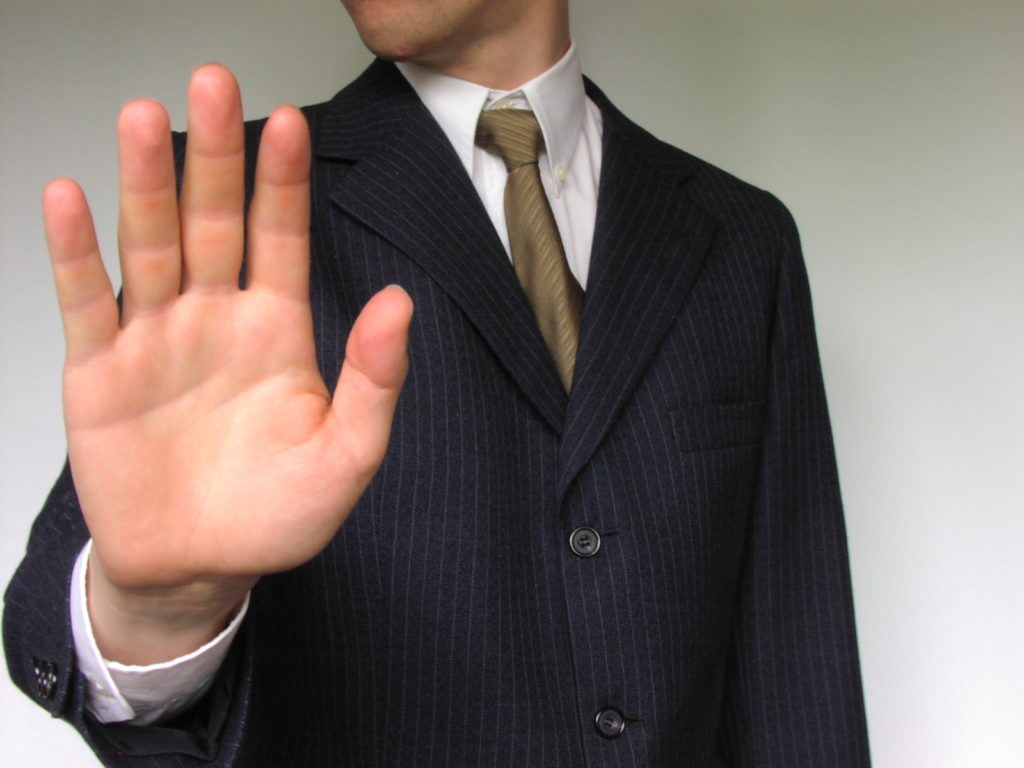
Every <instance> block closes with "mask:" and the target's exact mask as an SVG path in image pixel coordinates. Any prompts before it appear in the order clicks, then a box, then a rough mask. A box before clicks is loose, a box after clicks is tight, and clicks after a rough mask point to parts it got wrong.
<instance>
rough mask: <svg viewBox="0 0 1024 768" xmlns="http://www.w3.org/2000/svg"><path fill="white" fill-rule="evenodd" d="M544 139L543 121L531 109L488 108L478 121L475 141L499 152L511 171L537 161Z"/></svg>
mask: <svg viewBox="0 0 1024 768" xmlns="http://www.w3.org/2000/svg"><path fill="white" fill-rule="evenodd" d="M543 140H544V139H543V136H542V135H541V131H540V123H538V122H537V117H536V116H535V115H534V114H533V112H531V111H530V110H528V109H487V110H484V111H483V112H481V113H480V119H479V121H478V122H477V124H476V143H477V144H479V145H480V146H481V147H483V148H484V149H486V150H488V151H490V152H496V153H497V154H498V155H499V156H500V157H501V159H502V160H504V161H505V168H506V169H508V170H509V171H511V170H512V169H513V168H518V167H519V166H521V165H527V164H528V163H536V162H537V153H538V152H539V151H540V145H541V143H542V142H543Z"/></svg>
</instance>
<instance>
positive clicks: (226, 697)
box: [5, 0, 867, 766]
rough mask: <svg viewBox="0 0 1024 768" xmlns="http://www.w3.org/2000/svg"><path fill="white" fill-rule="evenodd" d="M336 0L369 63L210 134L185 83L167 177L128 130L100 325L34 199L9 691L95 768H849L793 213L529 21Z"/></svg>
mask: <svg viewBox="0 0 1024 768" xmlns="http://www.w3.org/2000/svg"><path fill="white" fill-rule="evenodd" d="M345 5H346V8H347V9H348V10H349V12H350V14H351V15H352V17H353V20H354V21H355V23H356V26H357V28H358V29H359V32H360V35H361V36H362V38H363V40H364V42H366V43H367V45H368V47H370V48H371V50H373V51H374V52H375V53H377V54H378V55H379V56H381V57H382V59H387V60H393V61H398V62H401V63H400V65H399V66H400V67H401V69H398V68H396V66H395V65H394V64H390V63H387V62H386V61H384V60H381V61H378V62H377V63H375V64H374V65H373V66H371V68H370V69H369V70H368V71H367V72H366V73H365V74H364V75H363V76H362V77H361V78H360V79H359V80H357V81H356V82H355V83H353V84H352V85H351V86H349V88H347V89H346V90H344V91H343V92H342V93H340V94H339V95H338V96H337V97H335V99H334V100H332V101H331V102H329V103H327V104H323V105H318V106H315V107H311V108H308V109H307V110H305V111H304V114H303V113H300V112H299V111H298V110H294V109H292V108H281V109H279V110H277V111H275V113H274V114H272V115H271V117H270V118H269V119H268V121H266V124H265V125H264V124H262V123H259V124H252V125H249V126H246V127H245V128H243V126H242V123H241V117H240V115H241V110H240V106H239V101H238V94H237V88H236V86H235V84H234V82H233V80H232V79H231V77H230V75H229V73H227V72H226V70H223V69H222V68H219V67H216V66H208V67H204V68H201V69H200V70H198V71H197V73H196V74H195V76H194V77H193V81H192V84H191V88H190V99H189V108H190V113H189V138H188V141H187V144H185V145H184V147H183V146H182V143H181V142H178V143H176V144H175V145H174V147H173V150H172V146H171V142H170V139H169V138H168V132H167V120H166V116H165V115H164V114H163V111H162V110H161V109H160V108H159V107H158V106H157V105H155V104H152V103H148V102H135V103H133V104H130V105H128V107H126V108H125V110H124V112H123V113H122V116H121V120H120V122H119V128H118V130H119V138H120V143H121V160H122V175H121V192H122V212H121V221H120V231H119V235H120V237H119V240H120V244H121V250H122V253H121V258H122V275H123V280H124V286H123V301H122V304H121V306H120V307H118V305H117V303H116V302H115V298H114V295H113V292H112V291H111V289H110V286H109V282H108V281H107V279H106V275H105V274H104V272H103V269H102V265H101V263H100V261H99V258H98V254H97V253H96V247H95V238H94V236H93V234H92V227H91V222H90V221H89V217H88V211H87V208H86V205H85V201H84V198H83V197H82V195H81V192H80V191H79V190H78V189H77V187H76V186H74V185H73V184H72V183H71V182H67V181H58V182H55V183H53V184H52V185H51V186H50V187H49V188H48V190H47V193H46V197H45V201H44V210H45V214H46V228H47V237H48V241H49V243H50V248H51V253H52V257H53V264H54V272H55V277H56V282H57V290H58V297H59V299H60V303H61V309H62V314H63V317H64V322H65V329H66V335H67V339H68V359H67V364H66V368H65V416H66V421H67V425H68V442H69V460H70V473H69V472H68V471H65V473H64V476H63V477H62V479H61V480H60V481H59V482H58V485H57V487H56V488H55V489H54V492H53V494H52V495H51V498H50V500H49V502H48V504H47V507H46V509H45V510H44V512H43V514H42V516H41V517H40V520H39V522H38V524H37V526H36V529H35V531H34V534H33V538H32V541H31V542H30V545H29V554H28V556H27V558H26V561H25V563H24V564H23V566H22V568H21V569H20V571H19V573H18V575H17V576H16V577H15V580H14V582H13V583H12V586H11V588H10V589H9V591H8V597H7V610H6V612H5V638H6V640H7V648H8V655H9V659H10V664H9V666H10V668H11V670H12V675H13V676H14V678H15V679H16V681H18V682H19V683H20V684H22V686H23V687H24V688H25V689H26V690H27V691H28V692H29V694H30V695H32V696H34V697H35V698H36V699H38V700H39V701H40V703H42V704H44V705H45V706H46V707H47V708H48V709H49V710H50V711H51V712H52V713H53V714H55V715H62V716H65V717H68V718H69V719H70V720H71V721H72V722H73V723H74V724H75V725H76V726H77V727H78V728H79V729H80V730H81V731H82V732H83V734H84V735H85V737H86V738H87V739H89V741H90V743H91V744H92V745H93V746H94V748H95V749H96V751H97V753H98V754H99V755H100V756H101V758H103V759H104V760H105V761H107V762H108V763H109V764H115V763H116V764H128V763H131V764H138V765H166V766H179V765H198V764H201V763H204V762H207V761H209V760H213V761H214V762H215V764H218V765H237V766H258V765H270V766H281V765H337V764H341V765H344V764H351V765H466V766H470V765H473V766H475V765H507V766H512V765H516V766H520V765H531V766H532V765H543V766H575V765H581V766H582V765H635V766H639V765H673V764H682V765H706V766H721V765H737V766H748V765H757V766H770V765H780V766H781V765H785V766H802V765H803V766H811V765H815V766H819V765H829V766H844V765H858V766H859V765H865V764H867V751H866V737H865V735H864V722H863V713H862V705H861V701H860V689H859V674H858V669H857V658H856V647H855V635H854V629H853V624H852V608H851V604H850V588H849V577H848V572H847V565H846V555H845V543H844V538H843V528H842V517H841V511H840V507H839V501H838V490H837V485H836V478H835V467H834V460H833V456H832V452H831V444H830V438H829V430H828V420H827V414H826V411H825V403H824V396H823V393H822V389H821V381H820V373H819V371H818V363H817V357H816V351H815V346H814V334H813V326H812V321H811V316H810V306H809V299H808V296H807V287H806V280H805V278H804V275H803V271H802V265H801V263H800V258H799V252H798V246H797V241H796V234H795V231H794V229H793V225H792V222H791V220H790V219H789V217H788V215H787V214H786V212H785V210H784V209H783V208H782V206H781V205H780V204H779V203H778V202H777V201H775V200H774V199H773V198H771V197H770V196H769V195H767V194H766V193H763V192H760V191H758V190H755V189H753V188H751V187H749V186H747V185H745V184H743V183H741V182H739V181H737V180H735V179H733V178H731V177H729V176H727V175H726V174H724V173H722V172H721V171H718V170H716V169H713V168H711V167H709V166H707V165H706V164H704V163H702V162H700V161H698V160H696V159H694V158H692V157H690V156H688V155H685V154H684V153H681V152H679V151H677V150H673V149H671V148H669V147H666V146H665V145H663V144H661V143H659V142H657V141H656V140H655V139H653V138H652V137H650V136H649V135H647V134H646V133H644V132H643V131H641V130H640V129H639V128H637V127H636V126H634V125H632V124H631V123H629V121H627V120H626V119H625V118H624V117H623V116H622V115H621V114H619V113H618V112H616V111H615V109H614V107H612V106H611V105H610V104H609V103H608V102H607V100H606V99H605V98H604V97H603V95H602V94H601V93H600V92H599V91H598V90H597V89H596V88H594V87H593V86H591V85H589V84H587V85H586V86H584V83H583V81H582V79H581V78H580V76H579V74H578V69H577V67H578V64H577V63H576V58H575V52H574V51H573V50H572V48H571V43H570V38H569V27H568V11H567V3H566V2H565V0H504V1H503V2H493V0H436V1H435V2H427V0H395V2H381V1H380V0H346V2H345ZM584 87H585V88H586V91H584ZM507 92H508V93H507ZM523 107H527V108H529V110H530V111H531V112H532V113H533V114H534V115H535V117H536V119H535V120H534V118H532V117H528V118H527V120H526V121H525V122H524V121H523V120H522V119H521V118H522V117H523V115H522V114H521V113H520V114H518V115H515V116H513V117H512V118H511V119H512V120H513V121H514V122H516V123H517V125H519V124H521V125H520V127H517V128H516V131H520V128H521V127H522V125H527V124H532V125H535V126H537V127H536V128H522V131H534V132H535V133H536V131H539V136H540V137H542V141H541V139H537V140H536V141H534V140H533V139H530V140H529V141H521V142H520V143H521V144H527V145H530V147H532V148H533V149H536V145H537V144H541V145H542V150H541V153H540V156H539V157H536V158H534V159H532V160H528V161H525V162H523V163H519V161H513V160H511V159H510V157H511V156H510V155H509V154H508V152H509V151H510V150H509V149H508V146H507V143H503V141H504V140H503V139H502V138H501V136H500V135H499V134H501V133H502V131H504V130H505V129H504V128H501V127H496V128H493V129H492V128H490V127H489V126H491V125H492V124H494V123H497V124H499V126H500V124H501V123H502V121H503V120H506V118H507V117H508V116H507V115H505V116H501V117H498V118H495V117H494V115H493V114H488V113H493V112H508V111H509V110H516V109H521V108H523ZM482 109H483V110H484V111H483V112H481V110H482ZM307 121H308V128H307V125H306V123H307ZM506 122H507V120H506ZM516 135H517V136H521V135H524V134H523V133H522V132H519V133H516ZM310 138H311V142H310ZM257 139H259V145H260V150H259V158H258V160H256V161H255V162H254V159H253V157H252V156H251V153H250V154H249V155H248V156H247V154H246V152H247V149H252V148H253V147H254V146H255V145H256V143H257ZM310 157H312V164H310ZM534 162H536V163H537V165H534ZM176 165H177V166H183V169H184V173H183V176H182V180H181V186H180V198H179V196H178V194H177V190H176V182H175V168H176ZM522 168H525V169H526V170H527V172H528V174H532V175H531V179H532V181H522V180H521V170H520V169H522ZM531 168H537V169H539V170H538V171H533V170H530V169H531ZM245 178H251V179H252V181H251V185H249V189H251V195H250V194H249V193H248V192H247V184H246V182H245V181H244V179H245ZM530 184H532V185H533V187H532V191H531V190H530V189H529V185H530ZM538 189H542V190H543V193H544V195H543V199H545V200H546V202H545V203H544V204H543V205H538V204H537V202H536V201H537V198H536V196H534V197H532V198H530V195H531V194H535V193H537V190H538ZM310 192H311V194H310ZM250 197H251V204H249V205H248V227H247V228H246V226H245V224H244V223H243V219H244V214H243V211H244V209H245V208H246V205H247V200H249V199H250ZM526 198H530V199H531V200H532V205H533V207H532V208H530V210H531V213H530V217H531V218H530V224H529V226H523V219H522V217H523V215H524V214H523V210H524V206H523V205H521V204H520V203H521V201H522V200H523V199H526ZM542 231H544V232H542ZM551 233H554V234H553V235H552V234H551ZM542 234H543V237H542V236H541V235H542ZM552 236H554V237H555V238H556V240H557V241H558V242H560V245H559V246H557V249H558V252H559V259H558V263H557V265H554V266H552V264H551V262H543V261H542V262H538V263H543V265H544V266H543V267H536V266H529V267H524V266H523V265H524V263H531V259H532V258H533V256H528V257H524V256H523V254H524V253H527V252H529V253H530V254H535V253H538V252H542V253H543V254H547V256H543V257H539V258H542V259H543V258H547V257H548V256H549V255H550V252H551V245H550V243H551V237H552ZM539 240H543V241H544V243H543V244H538V241H539ZM243 251H244V252H245V262H244V266H243V258H242V254H243ZM563 251H564V254H563V253H562V252H563ZM310 254H311V255H312V258H310ZM510 256H511V260H510ZM524 259H525V261H524ZM538 271H539V272H543V274H544V275H545V277H544V279H542V280H537V279H536V274H537V273H538ZM240 272H241V273H242V275H243V281H242V282H243V284H244V290H240V289H239V274H240ZM538 284H539V285H538ZM390 285H400V286H402V289H399V288H396V287H387V288H383V287H384V286H390ZM382 288H383V290H381V289H382ZM552 288H553V289H556V290H557V297H556V298H554V299H552V298H551V297H550V295H549V294H548V293H547V291H548V289H552ZM403 289H404V290H403ZM581 296H582V299H580V297H581ZM410 297H412V299H413V300H414V301H415V306H416V311H415V316H414V317H413V316H412V303H411V302H410ZM573 297H575V298H573ZM367 302H368V303H367ZM364 304H365V307H364V308H363V309H362V311H361V313H359V308H360V307H363V305H364ZM580 304H581V308H580V309H578V310H576V309H573V307H574V306H579V305H580ZM357 313H359V314H358V318H357V317H356V315H357ZM556 316H557V317H556ZM553 317H555V319H552V318H553ZM565 318H568V319H565ZM576 325H578V330H575V326H576ZM554 327H557V328H558V329H559V330H558V331H557V332H553V331H552V330H551V329H552V328H554ZM566 328H568V329H569V331H568V332H567V333H565V334H563V333H562V331H563V330H565V329H566ZM563 335H565V336H567V337H568V338H567V339H563V338H561V336H563ZM346 337H347V339H348V341H347V346H346V349H345V354H344V360H343V359H342V354H341V350H340V348H339V347H340V343H341V340H342V339H345V338H346ZM567 349H568V350H569V352H567V351H566V350H567ZM406 350H407V352H406ZM407 371H408V380H407V381H405V386H404V388H403V387H402V384H403V380H405V379H406V372H407ZM335 380H336V381H337V385H336V387H335V388H334V389H333V391H331V390H329V389H328V387H327V386H326V385H325V384H324V382H325V381H328V382H333V381H335ZM400 389H401V390H402V396H401V398H400V399H399V397H398V395H399V390H400ZM396 401H397V407H396ZM378 467H379V470H378ZM375 472H376V474H375ZM71 473H73V475H74V483H73V484H72V482H71ZM371 478H372V479H371ZM350 512H352V514H351V516H349V513H350ZM83 516H84V519H83ZM86 526H87V527H86ZM69 584H70V590H71V596H70V609H68V608H66V601H67V595H68V589H69ZM69 613H70V615H69ZM139 667H142V669H139Z"/></svg>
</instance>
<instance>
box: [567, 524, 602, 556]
mask: <svg viewBox="0 0 1024 768" xmlns="http://www.w3.org/2000/svg"><path fill="white" fill-rule="evenodd" d="M569 547H570V548H571V549H572V551H573V554H574V555H577V556H578V557H593V556H594V555H596V554H597V550H599V549H600V548H601V534H599V533H598V532H597V531H595V530H594V529H593V528H577V529H576V530H575V531H573V532H572V534H571V535H570V536H569Z"/></svg>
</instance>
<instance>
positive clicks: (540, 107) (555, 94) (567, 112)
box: [397, 43, 586, 189]
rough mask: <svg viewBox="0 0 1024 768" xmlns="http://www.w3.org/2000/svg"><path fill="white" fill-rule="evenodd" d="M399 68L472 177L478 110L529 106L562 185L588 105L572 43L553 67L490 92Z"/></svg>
mask: <svg viewBox="0 0 1024 768" xmlns="http://www.w3.org/2000/svg"><path fill="white" fill-rule="evenodd" d="M397 66H398V69H399V71H400V72H401V73H402V74H403V75H404V76H405V79H406V80H408V81H409V84H410V85H411V86H412V87H413V90H415V91H416V94H417V95H418V96H419V97H420V100H421V101H422V102H423V104H424V105H425V106H426V108H427V109H428V110H429V111H430V113H431V114H432V115H433V116H434V119H435V120H437V122H438V123H439V124H440V126H441V130H443V131H444V133H445V135H446V136H447V137H448V140H449V141H450V142H451V143H452V146H453V147H454V148H455V152H456V154H458V156H459V159H460V160H462V164H463V165H464V166H465V168H466V171H467V173H469V175H470V176H472V175H473V148H474V145H475V139H476V123H477V119H478V118H479V116H480V112H481V111H482V110H484V109H491V108H494V109H499V108H503V107H512V108H524V107H528V108H529V109H532V110H533V112H534V114H535V115H536V116H537V121H538V122H539V123H540V128H541V132H542V133H543V134H544V146H545V148H546V149H547V162H548V164H549V165H550V170H551V178H552V179H554V180H555V181H556V183H557V187H558V188H559V189H560V188H561V185H562V181H563V180H564V179H565V176H566V170H565V169H566V168H568V167H569V159H570V158H571V157H572V154H573V152H574V151H575V150H576V144H577V142H578V141H579V138H580V133H581V131H582V130H583V114H584V109H585V104H586V94H585V93H584V90H583V75H582V73H581V71H580V62H579V56H578V55H577V53H576V44H575V43H573V44H571V45H570V46H569V50H568V51H566V53H565V55H564V56H563V57H562V58H561V59H559V60H558V62H557V63H556V64H555V65H554V66H553V67H551V68H550V69H548V70H547V71H545V72H542V73H541V74H539V75H538V76H537V77H535V78H533V79H532V80H530V81H528V82H526V83H523V84H522V85H521V86H519V87H518V88H516V89H514V90H512V91H497V90H492V89H490V88H487V87H486V86H483V85H477V84H476V83H471V82H469V81H467V80H459V79H458V78H454V77H451V76H449V75H444V74H441V73H440V72H436V71H434V70H432V69H428V68H427V67H424V66H422V65H419V64H415V63H413V62H409V61H406V62H398V64H397Z"/></svg>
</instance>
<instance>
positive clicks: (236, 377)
mask: <svg viewBox="0 0 1024 768" xmlns="http://www.w3.org/2000/svg"><path fill="white" fill-rule="evenodd" d="M118 132H119V143H120V158H121V176H120V186H121V215H120V226H119V241H120V254H121V269H122V278H123V283H124V286H123V306H122V308H121V311H120V312H119V311H118V307H117V303H116V300H115V296H114V293H113V291H112V288H111V285H110V281H109V279H108V278H107V275H106V273H105V271H104V268H103V265H102V262H101V260H100V256H99V253H98V249H97V245H96V237H95V234H94V230H93V225H92V221H91V218H90V215H89V211H88V207H87V204H86V201H85V198H84V196H83V195H82V192H81V190H80V189H79V188H78V187H77V185H75V184H74V183H73V182H70V181H67V180H57V181H55V182H53V183H51V184H50V185H49V187H48V188H47V190H46V193H45V196H44V216H45V222H46V233H47V240H48V242H49V245H50V251H51V257H52V261H53V268H54V273H55V279H56V284H57V293H58V298H59V301H60V306H61V312H62V316H63V320H64V327H65V335H66V337H67V360H66V365H65V373H64V401H65V403H64V407H65V420H66V425H67V434H68V446H69V455H70V460H71V468H72V473H73V475H74V479H75V486H76V489H77V491H78V494H79V498H80V500H81V504H82V509H83V513H84V515H85V518H86V522H87V523H88V526H89V530H90V533H91V535H92V537H93V546H94V561H95V562H94V567H95V566H99V569H100V570H101V572H102V576H103V577H104V579H105V582H104V583H105V587H106V588H108V589H111V588H112V589H117V590H120V591H121V592H122V593H124V594H139V595H144V594H152V593H153V591H154V590H157V591H161V590H162V591H168V590H169V591H175V590H177V591H178V592H180V593H182V594H201V595H202V600H203V601H205V602H207V603H214V604H217V610H215V611H210V610H209V609H208V608H206V609H204V610H206V611H207V612H209V613H210V615H211V616H212V615H214V614H215V613H217V612H218V611H220V612H223V610H224V609H226V608H230V606H231V604H232V603H233V602H235V601H237V599H238V598H239V595H240V594H242V593H244V590H245V589H247V588H248V587H249V586H251V583H252V582H253V581H254V580H255V579H256V578H257V577H258V576H259V575H261V574H265V573H269V572H273V571H280V570H283V569H286V568H290V567H294V566H296V565H299V564H301V563H303V562H305V561H306V560H308V559H309V558H311V557H313V556H314V555H315V554H317V553H318V552H319V551H320V550H321V549H322V548H323V547H324V546H325V545H326V543H327V542H328V541H329V540H330V538H331V537H332V536H333V535H334V534H335V532H336V531H337V529H338V527H339V526H340V525H341V523H342V522H343V521H344V519H345V517H346V515H347V514H348V512H349V510H351V508H352V507H353V506H354V504H355V503H356V501H357V499H358V498H359V495H360V494H361V493H362V491H363V490H364V488H365V486H366V484H367V483H368V482H369V480H370V478H371V477H372V475H373V473H374V472H375V471H376V468H377V466H378V465H379V463H380V461H381V459H382V457H383V454H384V450H385V448H386V445H387V439H388V434H389V431H390V426H391V418H392V414H393V411H394V406H395V402H396V400H397V397H398V392H399V389H400V388H401V385H402V382H403V380H404V377H405V370H406V365H407V360H406V354H405V347H406V336H407V331H408V324H409V319H410V316H411V312H412V305H411V302H410V301H409V298H408V296H407V295H406V294H405V293H404V291H402V290H401V289H399V288H395V287H391V288H387V289H385V290H383V291H381V292H380V293H378V294H377V295H376V296H375V297H374V298H373V299H371V301H370V302H369V304H368V305H367V306H366V307H365V308H364V310H363V312H362V314H361V315H360V316H359V318H358V320H357V321H356V324H355V326H354V327H353V330H352V332H351V334H350V336H349V339H348V343H347V348H346V361H345V365H344V367H343V369H342V372H341V376H340V379H339V381H338V385H337V387H336V390H335V393H334V396H333V398H332V396H331V394H330V392H329V390H328V388H327V386H326V385H325V383H324V382H323V380H322V378H321V377H320V374H319V371H318V369H317V366H316V359H315V353H314V348H313V335H312V322H311V316H310V309H309V301H308V272H309V243H308V237H309V234H308V233H309V185H308V173H309V138H308V129H307V127H306V124H305V121H304V119H303V117H302V115H301V113H300V112H299V111H298V110H296V109H294V108H291V107H282V108H279V109H278V110H276V111H275V112H274V113H273V114H272V115H271V117H270V119H269V120H268V122H267V124H266V127H265V129H264V132H263V137H262V140H261V146H260V153H259V159H258V162H257V170H256V180H255V191H254V195H253V201H252V205H251V210H250V213H249V221H248V227H246V222H245V221H244V215H243V204H244V182H243V173H244V151H243V150H244V147H243V130H242V119H241V104H240V99H239V94H238V88H237V85H236V84H235V81H234V79H233V77H232V76H231V74H230V73H229V72H228V71H227V70H226V69H224V68H223V67H219V66H217V65H208V66H206V67H202V68H200V69H199V70H197V71H196V73H195V74H194V75H193V79H192V83H191V86H190V90H189V140H188V144H187V149H186V160H185V176H184V179H183V183H182V189H181V194H180V199H179V197H178V195H177V193H176V185H175V177H174V167H173V160H172V154H171V147H170V137H169V131H168V121H167V116H166V113H165V112H164V110H163V108H162V107H160V106H159V105H158V104H156V103H153V102H148V101H136V102H133V103H131V104H129V105H128V106H126V107H125V109H124V110H123V112H122V114H121V118H120V121H119V124H118ZM246 230H247V231H248V238H246ZM243 246H244V247H245V248H246V249H247V284H246V285H245V287H244V289H239V286H238V276H239V271H240V268H241V262H242V252H243ZM339 343H340V342H339ZM90 583H92V582H90ZM196 585H204V586H203V589H202V590H200V593H196Z"/></svg>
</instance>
